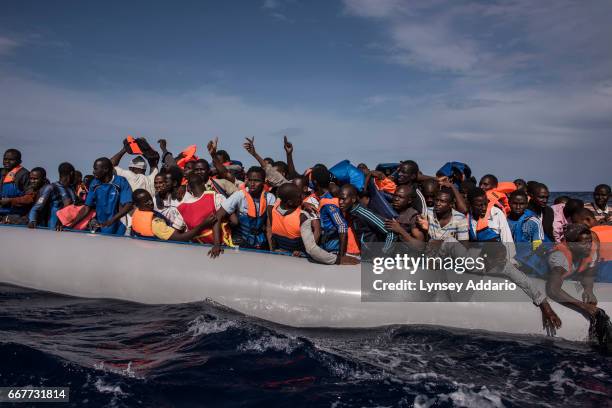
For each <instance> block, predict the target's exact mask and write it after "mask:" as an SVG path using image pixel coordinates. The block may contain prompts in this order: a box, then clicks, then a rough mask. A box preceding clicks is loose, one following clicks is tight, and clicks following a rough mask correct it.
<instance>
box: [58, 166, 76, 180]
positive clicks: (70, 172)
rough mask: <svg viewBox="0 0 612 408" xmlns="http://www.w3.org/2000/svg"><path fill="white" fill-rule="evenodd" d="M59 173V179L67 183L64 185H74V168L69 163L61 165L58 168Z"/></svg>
mask: <svg viewBox="0 0 612 408" xmlns="http://www.w3.org/2000/svg"><path fill="white" fill-rule="evenodd" d="M57 172H58V174H59V178H60V180H61V181H63V182H65V184H64V185H73V184H74V180H75V173H76V171H75V170H74V166H73V165H72V164H70V163H68V162H64V163H62V164H60V165H59V167H58V168H57Z"/></svg>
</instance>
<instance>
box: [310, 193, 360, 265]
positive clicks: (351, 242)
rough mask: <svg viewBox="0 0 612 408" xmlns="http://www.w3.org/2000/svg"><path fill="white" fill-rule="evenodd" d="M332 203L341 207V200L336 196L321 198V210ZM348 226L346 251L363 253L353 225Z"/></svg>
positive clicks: (356, 253)
mask: <svg viewBox="0 0 612 408" xmlns="http://www.w3.org/2000/svg"><path fill="white" fill-rule="evenodd" d="M330 204H333V205H335V206H336V207H340V202H339V200H338V199H337V198H336V197H334V198H321V199H320V200H319V212H321V210H322V209H323V207H325V206H326V205H330ZM348 227H349V228H348V234H347V235H348V240H347V244H346V253H347V254H351V255H359V254H360V253H361V249H360V248H359V244H358V243H357V238H355V231H354V230H353V227H351V226H350V225H349V226H348Z"/></svg>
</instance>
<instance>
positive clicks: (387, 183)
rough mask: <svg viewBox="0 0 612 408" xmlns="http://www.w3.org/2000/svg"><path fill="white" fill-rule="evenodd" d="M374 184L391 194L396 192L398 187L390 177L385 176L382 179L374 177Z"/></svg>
mask: <svg viewBox="0 0 612 408" xmlns="http://www.w3.org/2000/svg"><path fill="white" fill-rule="evenodd" d="M374 184H376V188H378V189H379V190H382V191H385V192H387V193H390V194H393V193H395V190H396V189H397V185H396V184H395V183H394V182H393V180H391V179H390V178H384V179H382V180H378V179H374Z"/></svg>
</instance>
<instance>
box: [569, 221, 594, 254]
mask: <svg viewBox="0 0 612 408" xmlns="http://www.w3.org/2000/svg"><path fill="white" fill-rule="evenodd" d="M565 242H567V243H568V244H569V245H568V247H569V249H570V251H571V252H572V253H573V254H574V256H576V257H579V258H584V257H586V256H588V255H589V254H590V253H591V245H592V243H593V236H592V234H591V230H590V229H589V227H587V226H586V225H584V224H567V225H566V226H565Z"/></svg>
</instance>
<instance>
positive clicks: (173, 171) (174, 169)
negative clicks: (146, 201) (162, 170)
mask: <svg viewBox="0 0 612 408" xmlns="http://www.w3.org/2000/svg"><path fill="white" fill-rule="evenodd" d="M166 174H169V175H170V178H171V179H172V181H174V182H176V183H178V184H180V183H181V180H183V170H182V169H181V168H180V167H179V166H170V167H168V169H167V170H166Z"/></svg>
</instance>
